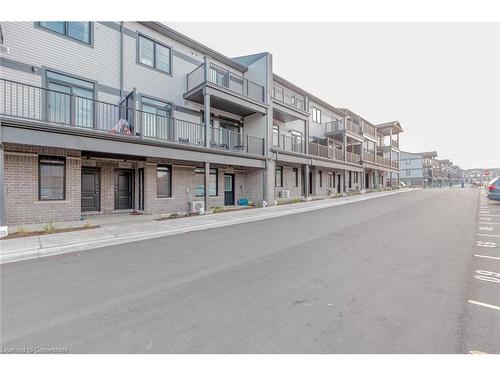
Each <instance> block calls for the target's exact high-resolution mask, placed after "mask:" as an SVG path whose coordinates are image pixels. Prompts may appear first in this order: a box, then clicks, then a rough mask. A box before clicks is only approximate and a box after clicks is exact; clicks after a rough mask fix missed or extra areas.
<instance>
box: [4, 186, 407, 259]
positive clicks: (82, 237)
mask: <svg viewBox="0 0 500 375" xmlns="http://www.w3.org/2000/svg"><path fill="white" fill-rule="evenodd" d="M415 190H417V189H400V190H395V191H387V192H379V193H369V194H366V195H358V196H353V197H343V198H335V199H323V200H315V201H309V202H302V203H295V204H286V205H281V206H273V207H266V208H256V209H245V210H238V211H232V212H224V213H219V214H210V215H204V216H193V217H187V218H181V219H173V220H163V221H158V220H155V219H156V218H157V217H156V216H130V215H120V216H117V217H116V218H115V219H113V220H110V219H100V218H98V217H96V218H95V219H90V220H88V221H89V223H91V224H99V225H100V228H95V229H87V230H81V231H74V232H65V233H55V234H47V235H42V236H33V237H24V238H15V239H10V240H1V241H0V263H2V264H3V263H10V262H16V261H21V260H27V259H34V258H39V257H45V256H51V255H57V254H64V253H70V252H78V251H83V250H89V249H95V248H99V247H104V246H110V245H118V244H122V243H127V242H133V241H141V240H146V239H150V238H157V237H163V236H171V235H175V234H180V233H186V232H192V231H197V230H203V229H209V228H217V227H223V226H228V225H234V224H241V223H246V222H251V221H258V220H265V219H270V218H274V217H279V216H285V215H292V214H296V213H301V212H307V211H313V210H318V209H322V208H328V207H334V206H339V205H344V204H349V203H355V202H362V201H365V200H369V199H375V198H380V197H385V196H388V195H393V194H400V193H405V192H409V191H415Z"/></svg>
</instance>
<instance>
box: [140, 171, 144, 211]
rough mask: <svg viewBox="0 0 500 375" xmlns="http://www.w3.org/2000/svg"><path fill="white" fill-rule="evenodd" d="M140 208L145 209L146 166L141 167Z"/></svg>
mask: <svg viewBox="0 0 500 375" xmlns="http://www.w3.org/2000/svg"><path fill="white" fill-rule="evenodd" d="M139 210H140V211H144V168H140V169H139Z"/></svg>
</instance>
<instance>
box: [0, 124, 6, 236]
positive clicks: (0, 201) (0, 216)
mask: <svg viewBox="0 0 500 375" xmlns="http://www.w3.org/2000/svg"><path fill="white" fill-rule="evenodd" d="M4 177H5V176H4V151H3V142H2V123H1V122H0V226H4V225H5V196H4V195H5V194H4V192H5V190H4V189H5V187H4V183H5V182H4V181H5V179H4Z"/></svg>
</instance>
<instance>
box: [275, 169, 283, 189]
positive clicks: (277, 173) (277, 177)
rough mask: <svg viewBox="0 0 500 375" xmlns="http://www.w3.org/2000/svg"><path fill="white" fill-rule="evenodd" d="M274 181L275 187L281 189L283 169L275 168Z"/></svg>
mask: <svg viewBox="0 0 500 375" xmlns="http://www.w3.org/2000/svg"><path fill="white" fill-rule="evenodd" d="M274 179H275V186H276V187H283V167H276V170H275V172H274Z"/></svg>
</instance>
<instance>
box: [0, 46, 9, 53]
mask: <svg viewBox="0 0 500 375" xmlns="http://www.w3.org/2000/svg"><path fill="white" fill-rule="evenodd" d="M0 52H3V53H6V54H9V53H10V48H9V47H7V46H5V45H3V44H1V45H0Z"/></svg>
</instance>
